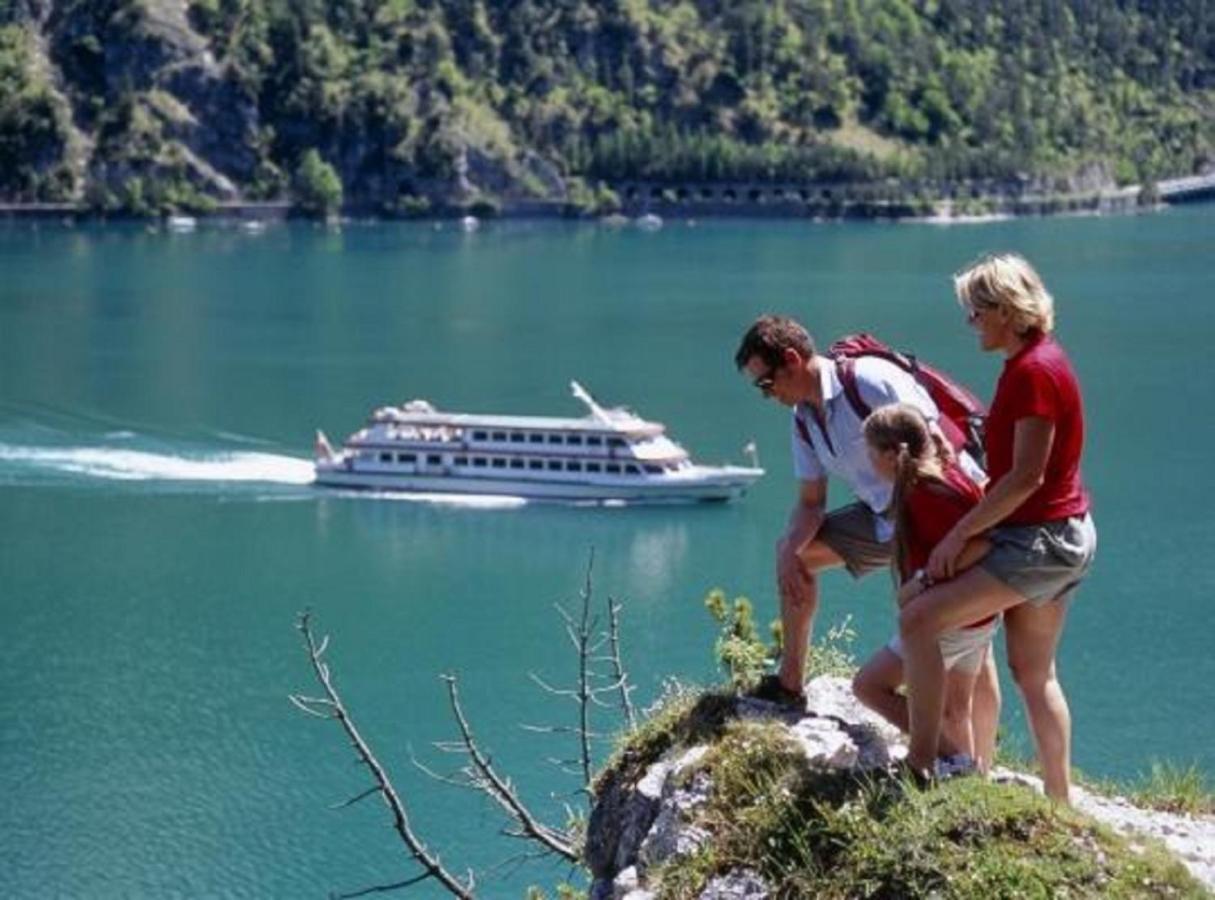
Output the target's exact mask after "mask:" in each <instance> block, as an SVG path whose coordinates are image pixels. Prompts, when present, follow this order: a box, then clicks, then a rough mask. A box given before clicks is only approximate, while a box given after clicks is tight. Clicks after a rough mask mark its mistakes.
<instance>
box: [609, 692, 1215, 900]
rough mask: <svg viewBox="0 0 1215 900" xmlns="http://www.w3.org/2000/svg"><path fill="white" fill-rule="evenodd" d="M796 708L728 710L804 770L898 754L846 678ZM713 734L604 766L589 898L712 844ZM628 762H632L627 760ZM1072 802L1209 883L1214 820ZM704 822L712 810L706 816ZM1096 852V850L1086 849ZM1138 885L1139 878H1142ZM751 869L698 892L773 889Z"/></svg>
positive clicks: (730, 873) (647, 880)
mask: <svg viewBox="0 0 1215 900" xmlns="http://www.w3.org/2000/svg"><path fill="white" fill-rule="evenodd" d="M807 696H808V698H809V700H808V706H807V708H806V709H805V710H799V709H793V710H791V709H788V708H784V707H779V706H776V705H774V704H771V703H767V702H764V701H758V700H752V699H737V700H735V701H733V708H732V709H731V710H730V711H729V713H728V714H727V718H728V719H729V720H730V721H732V722H735V723H747V722H753V723H779V724H780V725H783V726H784V728H783V729H782V730H781V735H782V737H781V740H782V741H783V742H784V745H785V746H788V747H796V748H797V753H799V754H800V757H801V764H802V765H804V767H805V768H806V770H807V771H810V772H820V773H823V777H828V778H831V777H844V778H848V779H855V780H863V781H868V782H872V781H873V779H874V778H878V779H882V778H885V777H886V773H887V772H888V771H889V769H890V767H891V765H892V763H895V762H897V760H899V759H900V758H902V757H903V756H904V755H905V753H906V749H905V745H904V743H903V739H902V737H901V736H900V735H899V734H898V732H897V731H896V730H895V729H893V728H892V727H891V726H890V725H889V724H887V723H886V722H885V721H883V720H881V719H880V718H878V717H876V716H875V715H874V714H873V713H871V712H870V711H868V710H867V709H865V708H864V707H863V706H861V705H860V704H859V703H858V702H857V701H856V700H855V698H854V697H853V695H852V692H851V686H850V684H849V683H848V681H847V680H845V679H842V678H834V677H821V678H818V679H815V680H814V681H812V682H811V683H809V684H808V685H807ZM718 752H719V750H718V749H717V748H716V745H715V744H714V741H713V740H709V741H707V742H705V743H698V744H696V745H694V746H691V747H689V746H680V745H673V746H671V747H670V748H669V749H668V750H667V751H666V752H664V753H662V754H661V755H660V756H659V757H658V758H656V759H653V760H650V761H648V763H645V764H644V765H643V767H642V768H641V769H636V768H634V771H639V772H640V774H639V775H638V776H637V777H635V778H629V777H628V776H627V771H628V767H627V766H625V767H620V768H618V769H617V770H614V771H609V772H607V773H606V775H605V777H604V779H603V780H602V781H601V783H600V785H599V787H598V793H597V802H596V805H595V808H594V809H593V811H592V813H591V818H590V822H589V827H588V831H587V836H586V844H585V848H586V849H585V859H586V862H587V864H588V866H589V868H590V870H591V874H592V877H593V884H592V889H591V893H590V896H591V897H592V898H593V900H608V898H612V900H647V898H652V897H654V896H656V893H655V887H656V886H655V885H654V884H653V883H652V876H653V875H654V873H656V872H660V871H661V870H662V869H663V868H664V867H670V866H671V865H672V864H678V863H679V861H680V860H686V859H690V858H693V857H695V856H697V854H699V853H702V851H704V850H705V849H706V848H709V847H711V845H712V844H713V842H714V841H715V839H716V837H715V835H714V834H713V833H712V832H711V831H710V830H709V828H707V827H706V825H705V820H704V818H703V817H702V815H701V814H702V812H703V811H704V810H705V809H706V808H707V807H709V806H710V805H711V804H712V802H713V800H714V794H715V791H716V790H717V781H716V777H715V770H714V768H713V766H714V764H717V765H722V764H724V763H722V762H721V761H720V759H716V760H715V754H717V753H718ZM634 763H636V760H634ZM993 778H994V779H995V780H998V781H1010V780H1016V781H1019V782H1021V783H1023V784H1025V785H1027V786H1028V787H1029V788H1031V789H1036V790H1037V791H1039V792H1040V791H1041V783H1040V782H1038V781H1036V780H1035V779H1033V778H1032V777H1029V776H1024V775H1019V774H1016V773H1012V772H1009V771H1006V770H999V771H998V772H997V773H995V775H994V776H993ZM1076 806H1077V808H1078V809H1079V810H1081V811H1083V812H1085V813H1088V814H1090V815H1092V816H1093V817H1095V818H1096V819H1098V820H1099V821H1101V822H1103V823H1105V824H1107V825H1109V826H1110V827H1112V828H1113V829H1115V830H1117V831H1119V832H1121V833H1123V834H1124V835H1127V836H1128V837H1129V838H1130V839H1131V841H1132V847H1133V846H1134V844H1135V842H1143V841H1144V840H1147V839H1153V838H1154V839H1157V840H1161V841H1163V842H1164V843H1165V844H1166V845H1167V846H1168V847H1169V849H1170V850H1172V851H1173V852H1174V853H1175V854H1177V856H1178V858H1179V859H1180V860H1181V861H1182V862H1183V863H1184V864H1185V866H1186V867H1187V868H1188V869H1189V870H1190V872H1191V873H1192V874H1193V875H1194V876H1195V877H1196V878H1198V879H1199V880H1200V881H1202V882H1203V883H1205V884H1206V885H1207V887H1208V888H1215V818H1212V817H1193V816H1179V815H1174V814H1169V813H1160V812H1151V811H1145V810H1140V809H1137V808H1135V807H1134V806H1132V805H1131V804H1130V803H1128V802H1127V801H1125V800H1123V799H1119V798H1108V797H1101V796H1099V795H1096V794H1094V793H1092V792H1089V791H1085V790H1083V789H1077V792H1076ZM709 820H711V817H709ZM1095 852H1096V853H1097V854H1098V855H1100V854H1103V853H1104V851H1102V850H1097V851H1095ZM1145 883H1146V882H1145ZM774 889H775V886H773V885H769V884H766V883H765V881H764V877H763V875H762V874H761V872H760V870H759V867H758V866H757V867H754V868H753V867H750V866H747V865H735V866H732V867H730V868H729V869H728V870H727V871H715V872H713V873H712V875H711V877H709V878H708V879H707V880H706V881H705V882H704V884H703V886H702V888H701V889H699V890H700V892H699V894H697V895H696V896H698V898H699V900H760V898H766V897H769V896H772V895H773V891H774Z"/></svg>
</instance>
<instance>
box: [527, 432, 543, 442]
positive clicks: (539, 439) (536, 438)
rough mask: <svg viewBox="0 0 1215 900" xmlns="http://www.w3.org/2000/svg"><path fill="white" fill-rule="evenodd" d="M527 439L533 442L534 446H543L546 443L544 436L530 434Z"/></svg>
mask: <svg viewBox="0 0 1215 900" xmlns="http://www.w3.org/2000/svg"><path fill="white" fill-rule="evenodd" d="M527 439H528V441H529V442H531V443H533V444H543V443H544V435H542V434H529V435H528V436H527Z"/></svg>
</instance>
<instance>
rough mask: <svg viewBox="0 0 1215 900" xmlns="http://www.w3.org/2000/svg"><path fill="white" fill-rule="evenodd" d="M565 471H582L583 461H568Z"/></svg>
mask: <svg viewBox="0 0 1215 900" xmlns="http://www.w3.org/2000/svg"><path fill="white" fill-rule="evenodd" d="M565 471H567V472H581V471H582V463H580V462H575V461H573V460H570V461H569V462H567V463H566V464H565Z"/></svg>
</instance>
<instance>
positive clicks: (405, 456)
mask: <svg viewBox="0 0 1215 900" xmlns="http://www.w3.org/2000/svg"><path fill="white" fill-rule="evenodd" d="M417 461H418V457H417V456H416V455H415V454H413V453H398V454H397V462H399V463H411V462H417Z"/></svg>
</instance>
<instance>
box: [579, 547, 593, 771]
mask: <svg viewBox="0 0 1215 900" xmlns="http://www.w3.org/2000/svg"><path fill="white" fill-rule="evenodd" d="M594 569H595V548H594V547H592V548H591V552H590V556H589V558H588V559H587V561H586V584H585V586H584V587H583V589H582V623H581V628H580V629H579V631H578V637H579V640H580V642H581V643H580V644H579V652H578V695H579V699H580V700H581V702H580V703H579V704H578V728H579V731H580V732H581V734H580V737H581V741H580V746H581V750H582V783H583V784H584V785H589V784H590V783H591V739H590V737H589V736H588V735H589V733H590V730H591V721H590V708H589V706H588V705H587V702H586V701H587V697H588V694H587V685H588V678H587V658H586V646H587V642H588V641H589V640H590V637H591V628H590V618H591V584H592V582H591V574H592V573H593V571H594Z"/></svg>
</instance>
